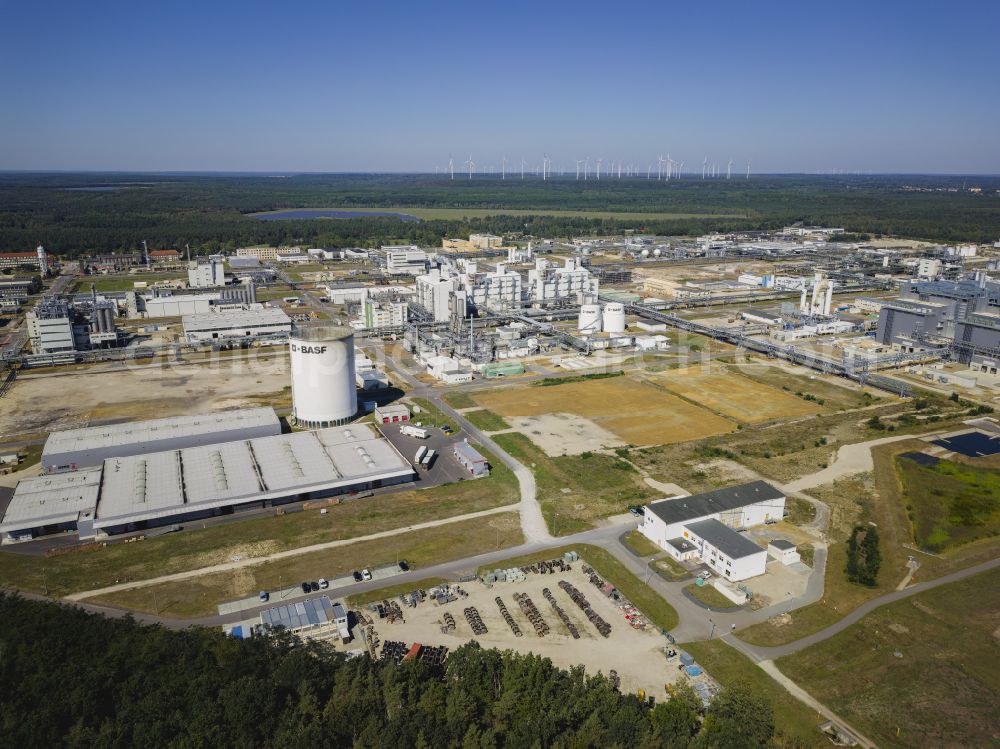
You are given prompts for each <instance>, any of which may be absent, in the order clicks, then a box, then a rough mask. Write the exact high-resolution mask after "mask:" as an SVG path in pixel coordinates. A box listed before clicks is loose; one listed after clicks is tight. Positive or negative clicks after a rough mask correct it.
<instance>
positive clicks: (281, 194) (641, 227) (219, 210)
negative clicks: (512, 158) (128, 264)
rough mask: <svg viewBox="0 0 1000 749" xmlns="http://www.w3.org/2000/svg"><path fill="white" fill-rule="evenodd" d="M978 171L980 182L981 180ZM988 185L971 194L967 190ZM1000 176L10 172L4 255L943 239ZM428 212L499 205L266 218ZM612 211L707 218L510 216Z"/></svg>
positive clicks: (1, 244)
mask: <svg viewBox="0 0 1000 749" xmlns="http://www.w3.org/2000/svg"><path fill="white" fill-rule="evenodd" d="M969 180H971V181H969ZM967 182H968V186H970V187H971V186H973V185H974V186H975V187H977V188H979V189H981V190H982V192H980V193H973V192H970V191H969V190H967V189H963V186H965V185H966V183H967ZM998 190H1000V178H994V177H978V178H968V180H966V179H965V178H961V177H917V176H906V177H891V176H867V177H862V176H859V177H824V176H795V175H785V176H754V177H752V178H751V179H749V180H747V179H733V180H731V181H727V180H718V179H716V180H704V181H703V180H700V179H697V178H696V177H693V176H691V177H688V178H685V179H682V180H673V181H671V182H669V183H668V182H659V181H657V180H655V179H653V180H645V179H625V180H615V179H604V180H601V181H600V182H597V181H594V180H590V181H586V182H584V181H582V180H581V181H577V180H576V179H573V178H570V177H565V178H555V179H552V180H549V181H545V182H542V181H541V180H539V179H537V178H533V179H528V180H525V181H523V182H522V181H521V180H519V179H508V180H505V181H504V180H500V179H499V178H498V177H480V178H477V179H473V180H463V179H456V180H454V181H451V180H446V179H443V178H441V177H434V176H431V175H423V176H420V175H343V174H341V175H317V174H304V175H294V176H286V177H275V176H262V175H244V176H238V175H138V174H0V251H14V250H25V249H31V248H33V247H34V246H35V245H36V244H38V243H39V242H42V243H43V244H45V245H46V247H48V248H49V249H50V250H51V251H53V252H56V253H59V254H66V255H76V254H80V253H87V252H93V251H110V250H118V249H131V250H134V249H137V248H138V247H139V246H140V244H141V242H142V240H143V239H146V240H148V241H149V242H150V244H151V246H153V247H177V248H181V247H183V246H184V245H185V244H190V245H191V247H192V248H193V249H194V250H195V251H196V252H203V253H204V252H211V251H217V250H220V249H229V248H232V247H235V246H240V245H246V244H254V243H263V244H272V245H276V244H286V243H300V242H302V243H310V244H316V245H322V246H376V245H378V244H382V243H389V242H406V243H418V244H424V245H436V244H438V243H439V241H440V239H441V238H442V237H446V236H464V235H467V234H469V233H471V232H475V231H493V232H497V233H506V232H522V233H524V234H527V235H533V236H571V235H579V234H586V233H599V232H600V233H610V232H622V231H624V230H629V229H630V230H636V231H641V232H649V233H657V234H670V235H685V234H700V233H703V232H706V231H726V230H738V229H746V230H751V229H774V228H779V227H781V226H783V225H786V224H789V223H793V222H796V221H802V222H804V223H807V224H823V225H828V226H843V227H844V228H846V229H847V230H848V231H850V232H855V233H858V234H891V235H898V236H905V237H914V238H925V239H931V240H936V241H942V242H955V241H976V242H986V241H990V242H992V241H996V240H997V239H998V238H1000V193H998ZM398 206H404V207H422V208H448V209H457V210H461V209H477V210H489V211H495V215H490V216H488V217H483V218H455V219H449V220H443V219H432V220H426V221H421V222H413V223H408V222H403V221H400V220H398V219H395V218H390V217H371V218H350V219H333V220H331V219H314V220H289V221H271V222H261V221H256V220H254V219H252V218H250V217H248V216H247V215H246V214H249V213H253V212H258V211H269V210H277V209H282V208H305V207H308V208H325V207H326V208H328V207H335V208H351V207H366V208H379V207H398ZM505 210H506V211H510V210H518V211H525V210H527V211H531V210H537V211H552V210H573V211H605V212H609V211H610V212H622V213H647V214H648V213H665V214H696V216H695V217H693V218H691V217H675V218H664V219H662V220H649V219H648V218H636V219H634V220H632V219H630V218H628V217H627V216H626V217H621V218H615V219H598V218H586V217H572V216H532V215H528V216H525V215H511V214H509V213H508V214H505V213H504V211H505Z"/></svg>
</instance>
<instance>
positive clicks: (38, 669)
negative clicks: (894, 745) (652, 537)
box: [0, 596, 782, 749]
mask: <svg viewBox="0 0 1000 749" xmlns="http://www.w3.org/2000/svg"><path fill="white" fill-rule="evenodd" d="M0 683H2V684H3V689H2V690H0V744H2V745H3V746H12V747H18V748H19V749H30V748H31V747H46V748H47V749H51V748H52V747H59V746H65V747H81V748H83V747H86V748H87V749H92V748H93V747H122V748H124V747H206V748H208V747H212V748H216V747H247V749H261V748H264V747H288V749H303V747H310V748H312V747H346V746H354V747H386V749H389V748H390V747H391V748H392V749H397V748H399V747H456V748H459V747H460V748H461V749H466V748H467V747H468V748H470V749H471V748H472V747H475V748H476V749H488V748H490V747H525V749H529V748H533V747H566V748H569V747H579V748H580V749H583V748H584V747H602V748H605V747H622V748H624V747H628V748H629V749H642V748H645V747H649V748H650V749H652V748H653V747H671V748H676V749H682V748H684V747H704V748H706V749H707V748H709V747H718V748H720V749H722V748H725V749H742V748H744V747H746V748H747V749H750V748H751V747H769V746H781V745H782V744H781V742H780V740H779V739H776V738H775V737H774V736H773V733H774V721H773V714H772V710H771V706H770V705H769V704H768V702H767V700H766V698H764V697H762V696H760V695H759V694H757V693H755V692H754V691H752V690H751V689H750V688H749V687H745V686H733V687H730V688H727V689H725V690H723V692H722V693H720V695H719V696H718V698H717V699H716V701H715V702H714V703H713V705H712V707H710V708H709V710H708V711H707V714H706V715H705V716H704V717H703V718H702V717H701V716H699V715H698V712H697V707H698V706H699V702H698V700H697V698H696V697H695V695H694V693H693V691H691V690H689V689H688V690H681V692H680V694H679V696H678V697H677V698H675V699H673V700H671V701H669V702H666V703H660V704H657V705H656V706H655V707H654V708H653V709H652V710H650V709H649V708H648V707H647V706H646V705H645V704H643V702H642V701H640V700H639V699H638V698H637V697H635V696H633V695H622V694H620V693H618V692H617V691H616V690H615V689H614V688H613V687H612V685H611V683H610V682H609V680H607V679H605V678H604V677H603V676H600V675H598V676H586V675H585V674H584V671H583V669H582V668H576V669H573V670H570V671H564V670H560V669H557V668H555V667H554V666H553V665H552V663H551V661H549V660H548V659H544V658H540V657H537V656H529V655H517V654H514V653H511V652H503V653H501V652H499V651H495V650H484V649H482V648H480V647H479V646H478V645H477V644H476V643H470V644H468V645H465V646H463V647H462V648H460V649H458V650H456V651H454V652H452V653H451V654H450V655H449V657H448V660H447V661H446V663H445V665H444V666H443V667H440V666H439V667H430V666H427V665H424V664H422V663H417V662H413V663H405V664H402V665H399V666H396V665H392V664H387V663H382V662H375V661H372V660H370V659H369V658H367V657H360V658H346V657H345V656H343V655H340V654H337V653H335V652H334V651H332V650H331V649H329V648H326V647H324V646H321V645H317V644H309V645H302V644H297V643H296V641H295V640H294V638H292V637H291V636H290V635H287V634H286V633H283V632H279V633H276V634H275V635H274V636H272V637H270V638H266V639H265V638H256V639H253V640H249V641H240V640H236V639H233V638H230V637H227V636H226V635H223V634H222V633H221V632H218V631H215V630H208V629H198V628H193V629H188V630H184V631H170V630H166V629H163V628H160V627H150V626H146V625H141V624H138V623H136V622H135V621H133V620H131V619H120V620H117V619H107V618H104V617H103V616H100V615H96V614H90V613H87V612H84V611H83V610H81V609H79V608H75V607H67V606H62V605H59V604H54V603H44V602H37V601H29V600H26V599H23V598H20V597H16V596H0Z"/></svg>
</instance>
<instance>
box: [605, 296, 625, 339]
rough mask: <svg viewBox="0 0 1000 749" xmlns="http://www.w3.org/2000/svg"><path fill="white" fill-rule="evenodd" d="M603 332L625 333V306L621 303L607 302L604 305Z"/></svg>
mask: <svg viewBox="0 0 1000 749" xmlns="http://www.w3.org/2000/svg"><path fill="white" fill-rule="evenodd" d="M604 332H605V333H624V332H625V305H623V304H622V303H621V302H608V303H607V304H605V305H604Z"/></svg>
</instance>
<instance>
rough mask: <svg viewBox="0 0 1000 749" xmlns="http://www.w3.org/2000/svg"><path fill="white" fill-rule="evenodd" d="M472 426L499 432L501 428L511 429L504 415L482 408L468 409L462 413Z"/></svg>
mask: <svg viewBox="0 0 1000 749" xmlns="http://www.w3.org/2000/svg"><path fill="white" fill-rule="evenodd" d="M462 416H464V417H465V418H466V419H467V420H468V421H469V423H470V424H472V426H474V427H476V428H477V429H482V430H483V431H484V432H499V431H500V430H501V429H510V424H508V423H507V422H506V421H504V420H503V418H502V417H500V416H498V415H497V414H495V413H493V412H492V411H490V410H489V409H486V408H480V409H478V410H476V411H467V412H466V413H464V414H462Z"/></svg>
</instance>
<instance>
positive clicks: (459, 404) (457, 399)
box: [442, 391, 476, 408]
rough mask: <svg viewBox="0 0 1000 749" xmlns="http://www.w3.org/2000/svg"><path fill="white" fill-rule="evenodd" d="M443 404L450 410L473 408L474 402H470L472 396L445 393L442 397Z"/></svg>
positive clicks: (459, 393)
mask: <svg viewBox="0 0 1000 749" xmlns="http://www.w3.org/2000/svg"><path fill="white" fill-rule="evenodd" d="M442 397H443V398H444V401H445V403H447V404H448V405H449V406H451V407H452V408H475V407H476V402H475V401H474V400H472V396H471V395H469V394H468V393H464V392H461V391H460V392H457V393H447V394H446V395H444V396H442Z"/></svg>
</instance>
